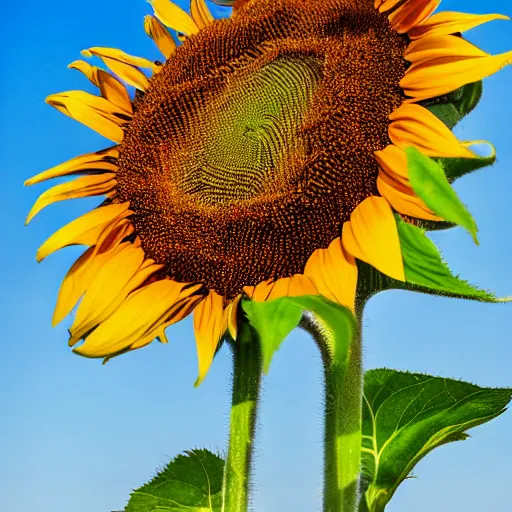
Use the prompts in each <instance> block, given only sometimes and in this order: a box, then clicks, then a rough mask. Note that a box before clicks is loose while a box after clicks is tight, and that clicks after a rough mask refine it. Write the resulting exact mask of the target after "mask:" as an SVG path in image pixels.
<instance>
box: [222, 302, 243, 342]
mask: <svg viewBox="0 0 512 512" xmlns="http://www.w3.org/2000/svg"><path fill="white" fill-rule="evenodd" d="M241 298H242V295H238V296H237V297H236V298H235V299H234V300H232V301H231V302H230V303H229V305H228V307H227V308H226V320H227V324H228V331H229V334H230V335H231V337H232V338H233V339H234V340H236V335H237V332H238V304H239V303H240V300H241Z"/></svg>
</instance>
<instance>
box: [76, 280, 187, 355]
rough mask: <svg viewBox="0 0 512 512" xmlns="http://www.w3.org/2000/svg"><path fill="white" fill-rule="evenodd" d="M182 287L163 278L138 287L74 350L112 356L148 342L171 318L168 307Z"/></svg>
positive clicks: (79, 352)
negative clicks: (142, 341)
mask: <svg viewBox="0 0 512 512" xmlns="http://www.w3.org/2000/svg"><path fill="white" fill-rule="evenodd" d="M182 288H183V284H180V283H176V282H175V281H172V280H170V279H161V280H158V281H154V282H152V283H150V284H148V285H147V286H144V287H143V288H140V289H138V290H136V291H135V292H133V293H131V294H130V295H129V296H128V297H127V298H126V299H125V300H124V301H123V302H122V304H121V305H120V306H119V307H118V308H117V309H116V310H115V312H114V313H113V314H112V315H111V316H109V317H108V318H107V319H106V320H105V321H104V322H102V323H101V324H100V325H99V326H98V327H97V328H96V329H94V330H93V331H92V332H91V333H90V334H89V335H88V336H87V337H86V338H85V342H84V343H83V345H80V346H79V347H77V348H75V349H74V352H77V353H78V354H80V355H83V356H86V357H109V356H112V355H117V354H118V353H119V352H121V351H124V350H126V349H129V348H130V347H131V346H132V345H133V344H136V343H139V342H140V341H141V340H145V341H146V343H145V344H147V343H149V342H150V341H152V340H153V339H154V338H155V337H156V335H157V333H158V332H160V330H161V328H162V326H163V325H166V324H167V322H168V321H169V309H170V308H171V307H172V306H173V305H174V304H175V302H176V300H177V299H178V298H179V296H180V291H181V289H182Z"/></svg>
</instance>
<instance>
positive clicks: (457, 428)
mask: <svg viewBox="0 0 512 512" xmlns="http://www.w3.org/2000/svg"><path fill="white" fill-rule="evenodd" d="M511 398H512V389H491V388H482V387H479V386H475V385H473V384H469V383H467V382H461V381H457V380H452V379H444V378H441V377H432V376H430V375H422V374H415V373H406V372H399V371H395V370H388V369H382V370H371V371H368V372H366V375H365V381H364V399H363V443H362V445H363V447H362V452H363V453H362V461H363V464H362V473H363V482H364V483H365V484H364V490H365V494H364V497H363V498H362V499H364V500H366V501H365V503H363V505H364V506H362V507H361V509H362V510H369V512H381V511H382V510H384V508H385V506H386V504H387V503H388V502H389V500H390V499H391V497H392V496H393V494H394V492H395V491H396V489H397V487H398V485H399V484H400V483H401V482H402V481H403V480H404V479H405V478H407V477H408V476H409V474H410V472H411V470H412V469H413V467H414V466H415V465H416V464H417V463H418V461H419V460H421V459H422V458H423V457H424V456H425V455H426V454H427V453H429V452H430V451H431V450H433V449H434V448H437V447H438V446H441V445H443V444H447V443H450V442H454V441H461V440H464V439H466V438H467V437H468V435H467V434H466V430H468V429H470V428H473V427H476V426H477V425H481V424H482V423H485V422H487V421H490V420H491V419H493V418H496V417H497V416H499V415H500V414H502V413H503V412H504V411H505V408H506V406H507V404H508V403H509V402H510V400H511Z"/></svg>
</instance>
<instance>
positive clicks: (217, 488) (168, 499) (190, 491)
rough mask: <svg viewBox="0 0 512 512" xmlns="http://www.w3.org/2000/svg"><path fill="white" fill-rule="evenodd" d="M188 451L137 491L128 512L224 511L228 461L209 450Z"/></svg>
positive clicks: (130, 502) (127, 506) (131, 499)
mask: <svg viewBox="0 0 512 512" xmlns="http://www.w3.org/2000/svg"><path fill="white" fill-rule="evenodd" d="M185 453H186V455H178V456H177V457H176V458H175V459H174V460H172V461H171V462H169V464H168V465H167V466H166V467H165V468H164V469H163V470H162V471H160V472H159V473H158V474H157V475H156V476H155V478H153V479H152V480H151V481H150V482H149V483H147V484H145V485H143V486H142V487H140V488H139V489H137V490H135V491H133V492H132V494H131V498H130V501H129V502H128V505H126V508H125V512H185V511H186V512H220V510H221V506H222V497H221V490H222V478H223V470H224V461H223V460H222V459H221V458H220V457H219V456H217V455H214V454H213V453H211V452H209V451H208V450H191V451H188V452H185Z"/></svg>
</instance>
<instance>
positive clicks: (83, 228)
mask: <svg viewBox="0 0 512 512" xmlns="http://www.w3.org/2000/svg"><path fill="white" fill-rule="evenodd" d="M130 214H131V212H130V210H128V203H121V204H110V205H107V206H101V207H99V208H96V209H94V210H91V211H90V212H87V213H86V214H85V215H82V216H81V217H78V219H75V220H74V221H72V222H70V223H69V224H66V225H65V226H64V227H62V228H60V229H59V230H58V231H56V232H55V233H54V234H53V235H52V236H51V237H50V238H48V240H46V242H44V244H43V245H41V247H40V248H39V250H38V251H37V254H36V259H37V261H42V260H43V259H44V258H46V257H47V256H48V255H49V254H52V253H53V252H55V251H58V250H59V249H62V248H63V247H67V246H69V245H94V244H95V243H96V242H97V241H98V237H99V236H100V235H101V233H102V231H103V229H104V228H105V227H106V226H107V225H108V224H109V223H110V222H111V221H112V220H113V219H114V218H116V217H120V218H123V217H127V216H128V215H130Z"/></svg>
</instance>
